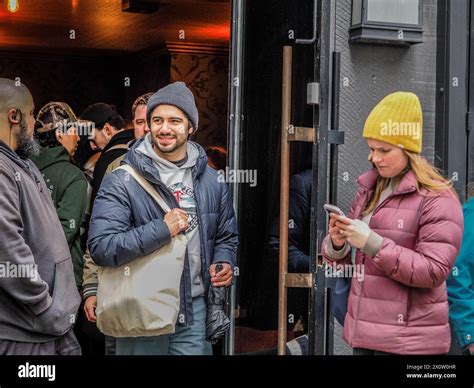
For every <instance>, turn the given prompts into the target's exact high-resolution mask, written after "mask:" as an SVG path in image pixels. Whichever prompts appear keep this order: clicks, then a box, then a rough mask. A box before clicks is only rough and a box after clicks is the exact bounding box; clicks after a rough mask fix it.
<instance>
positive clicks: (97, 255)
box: [88, 82, 238, 355]
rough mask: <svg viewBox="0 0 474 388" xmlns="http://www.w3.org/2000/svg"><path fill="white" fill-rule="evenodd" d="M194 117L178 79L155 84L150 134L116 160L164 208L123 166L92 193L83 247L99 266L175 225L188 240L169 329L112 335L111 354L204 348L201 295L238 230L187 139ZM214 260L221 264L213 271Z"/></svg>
mask: <svg viewBox="0 0 474 388" xmlns="http://www.w3.org/2000/svg"><path fill="white" fill-rule="evenodd" d="M198 121H199V114H198V110H197V107H196V103H195V100H194V96H193V94H192V92H191V91H190V90H189V89H188V88H187V86H186V85H185V84H184V83H182V82H175V83H173V84H170V85H168V86H166V87H164V88H162V89H160V90H159V91H158V92H156V93H155V94H154V95H153V96H151V97H150V99H149V100H148V104H147V123H148V126H149V127H150V129H151V131H150V133H149V134H147V135H146V136H145V137H143V138H141V139H139V140H137V141H136V143H135V144H134V145H133V147H132V148H131V150H130V151H129V152H128V153H127V155H126V156H125V159H124V161H123V163H125V164H128V165H130V166H131V167H133V168H134V169H135V170H136V172H137V173H138V174H140V175H141V176H142V177H143V178H144V179H146V180H147V181H148V182H149V183H150V184H152V185H153V186H154V188H155V189H156V190H157V191H158V192H159V193H160V194H161V196H162V197H163V199H164V200H165V201H166V202H167V204H168V206H169V207H170V209H172V210H171V211H170V212H169V213H166V214H164V212H163V211H162V210H161V209H160V208H159V207H158V206H156V203H155V202H154V200H153V198H152V197H151V196H150V195H148V194H147V193H146V192H145V191H144V189H142V187H141V186H140V185H139V184H138V183H137V182H136V181H135V180H134V179H131V178H130V175H129V174H128V173H126V172H125V171H124V170H115V171H113V172H112V173H111V174H109V175H108V176H107V177H106V178H105V179H104V182H103V184H102V187H101V188H100V190H99V193H98V195H97V198H96V202H95V205H94V210H93V213H92V220H91V225H90V229H89V239H88V246H89V250H90V252H91V256H92V259H93V260H94V261H95V262H96V263H97V264H98V265H100V266H103V267H116V266H120V265H123V264H125V263H129V262H131V261H132V260H135V259H138V258H139V257H142V256H144V255H147V254H150V253H152V252H154V251H155V250H157V249H159V248H160V247H162V246H165V245H167V244H169V243H170V241H171V238H172V237H173V236H175V235H177V234H178V233H181V232H184V233H186V236H187V240H188V246H187V254H186V257H185V262H184V270H183V275H182V278H181V291H180V295H181V298H180V312H179V314H178V318H177V322H176V331H175V333H173V334H168V335H162V336H155V337H133V338H118V339H117V343H116V346H117V354H119V355H120V354H129V355H132V354H133V355H138V354H148V355H150V354H157V355H158V354H159V355H205V354H211V352H212V348H211V344H210V343H209V342H207V341H206V340H205V332H206V326H205V323H206V315H207V307H206V301H205V295H206V294H207V291H208V289H209V286H210V284H211V283H212V285H213V286H215V287H225V286H229V285H230V284H231V282H232V278H233V267H234V266H235V256H236V251H237V245H238V234H237V225H236V219H235V214H234V210H233V206H232V202H231V200H230V196H229V191H228V188H227V186H226V184H225V183H224V182H222V180H221V179H219V176H218V174H217V172H216V171H215V170H213V169H212V168H211V167H209V166H208V165H207V156H206V153H205V151H204V149H203V148H202V147H201V146H200V145H198V144H196V143H194V142H192V141H189V140H188V138H189V136H190V135H191V134H192V133H194V132H195V131H196V130H197V129H198V124H199V123H198ZM217 263H222V269H221V270H220V271H219V272H218V273H216V269H215V267H216V264H217Z"/></svg>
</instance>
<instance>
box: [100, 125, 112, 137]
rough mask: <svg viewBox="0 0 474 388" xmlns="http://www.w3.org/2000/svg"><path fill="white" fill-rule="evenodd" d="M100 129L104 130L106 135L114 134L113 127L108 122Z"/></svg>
mask: <svg viewBox="0 0 474 388" xmlns="http://www.w3.org/2000/svg"><path fill="white" fill-rule="evenodd" d="M102 130H103V131H105V135H107V137H112V136H113V135H114V129H113V127H112V126H111V125H110V124H109V123H105V124H104V126H103V128H102Z"/></svg>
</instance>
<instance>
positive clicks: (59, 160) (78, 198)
mask: <svg viewBox="0 0 474 388" xmlns="http://www.w3.org/2000/svg"><path fill="white" fill-rule="evenodd" d="M31 160H32V161H33V162H34V163H35V164H36V166H37V167H38V169H39V170H40V172H41V174H42V175H43V178H44V180H45V183H46V186H47V188H48V190H49V192H50V194H51V198H52V200H53V203H54V206H55V207H56V211H57V213H58V217H59V220H60V221H61V224H62V226H63V230H64V234H65V235H66V239H67V241H68V244H69V248H70V250H71V256H72V261H73V265H74V274H75V277H76V283H77V285H78V287H79V286H80V285H81V283H82V270H83V253H84V252H83V251H82V248H81V245H80V227H81V223H82V221H83V219H84V215H85V212H86V209H87V205H88V197H87V185H88V183H87V179H86V177H85V175H84V174H83V172H82V171H81V170H80V169H79V168H78V167H77V166H75V165H74V164H73V163H72V162H71V157H70V155H69V153H68V152H67V151H66V149H65V148H64V147H63V146H57V147H51V148H46V147H41V149H40V153H39V155H37V156H34V157H32V158H31Z"/></svg>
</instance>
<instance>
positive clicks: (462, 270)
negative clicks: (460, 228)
mask: <svg viewBox="0 0 474 388" xmlns="http://www.w3.org/2000/svg"><path fill="white" fill-rule="evenodd" d="M463 212H464V234H463V237H462V245H461V251H460V252H459V256H458V258H457V259H456V262H455V263H454V267H453V271H452V273H451V275H450V276H449V278H448V280H447V282H446V284H447V286H448V300H449V304H450V306H449V319H450V320H451V325H453V329H454V332H455V333H456V338H457V341H458V344H459V345H460V346H461V347H465V346H467V345H469V344H470V343H472V342H474V286H473V283H472V282H473V281H474V198H471V199H470V200H469V201H468V202H466V203H465V204H464V206H463Z"/></svg>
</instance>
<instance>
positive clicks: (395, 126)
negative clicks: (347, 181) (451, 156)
mask: <svg viewBox="0 0 474 388" xmlns="http://www.w3.org/2000/svg"><path fill="white" fill-rule="evenodd" d="M362 136H363V137H364V138H365V139H366V140H367V144H368V146H369V148H370V152H369V161H370V162H371V163H372V165H373V169H372V170H370V171H368V172H366V173H364V174H362V175H361V176H360V177H359V178H358V185H359V189H358V192H357V194H356V197H355V199H354V201H353V203H352V206H351V209H350V211H349V213H348V215H347V217H346V216H340V215H335V214H331V216H330V222H329V234H328V236H327V237H326V238H325V240H324V242H323V245H322V251H323V256H324V257H325V259H326V260H327V261H328V262H330V263H333V262H335V263H337V264H341V265H345V266H351V265H352V266H353V267H354V268H353V269H354V271H353V272H354V273H357V275H356V276H353V277H352V282H351V288H350V294H349V301H348V310H347V314H346V316H345V321H344V335H343V338H344V339H345V341H347V343H348V344H349V345H350V346H351V347H352V348H354V354H355V355H378V354H386V353H391V354H409V355H412V354H445V353H447V352H448V351H449V347H450V343H451V335H450V326H449V319H448V314H449V311H448V297H447V291H446V279H447V278H448V276H449V274H450V272H451V269H452V267H453V264H454V261H455V260H456V256H457V254H458V251H459V248H460V245H461V238H462V233H463V215H462V209H461V204H460V202H459V199H458V197H457V195H456V193H455V191H454V190H453V188H452V183H451V182H450V181H448V180H446V179H445V178H444V177H443V176H442V175H441V174H440V173H439V172H438V171H437V170H436V169H435V168H434V167H433V166H432V165H431V164H430V163H429V162H428V161H427V160H426V159H425V158H423V157H422V156H421V150H422V109H421V104H420V101H419V99H418V97H417V96H416V95H415V94H413V93H409V92H395V93H392V94H389V95H388V96H386V97H385V98H383V99H382V100H381V101H380V102H379V103H378V104H377V105H376V106H375V108H374V109H373V110H372V111H371V112H370V114H369V116H368V118H367V120H366V122H365V125H364V130H363V133H362ZM351 253H352V254H351ZM352 257H353V258H355V263H352V262H351V258H352ZM354 264H355V265H354ZM345 268H346V269H347V267H345ZM361 275H362V276H361Z"/></svg>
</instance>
